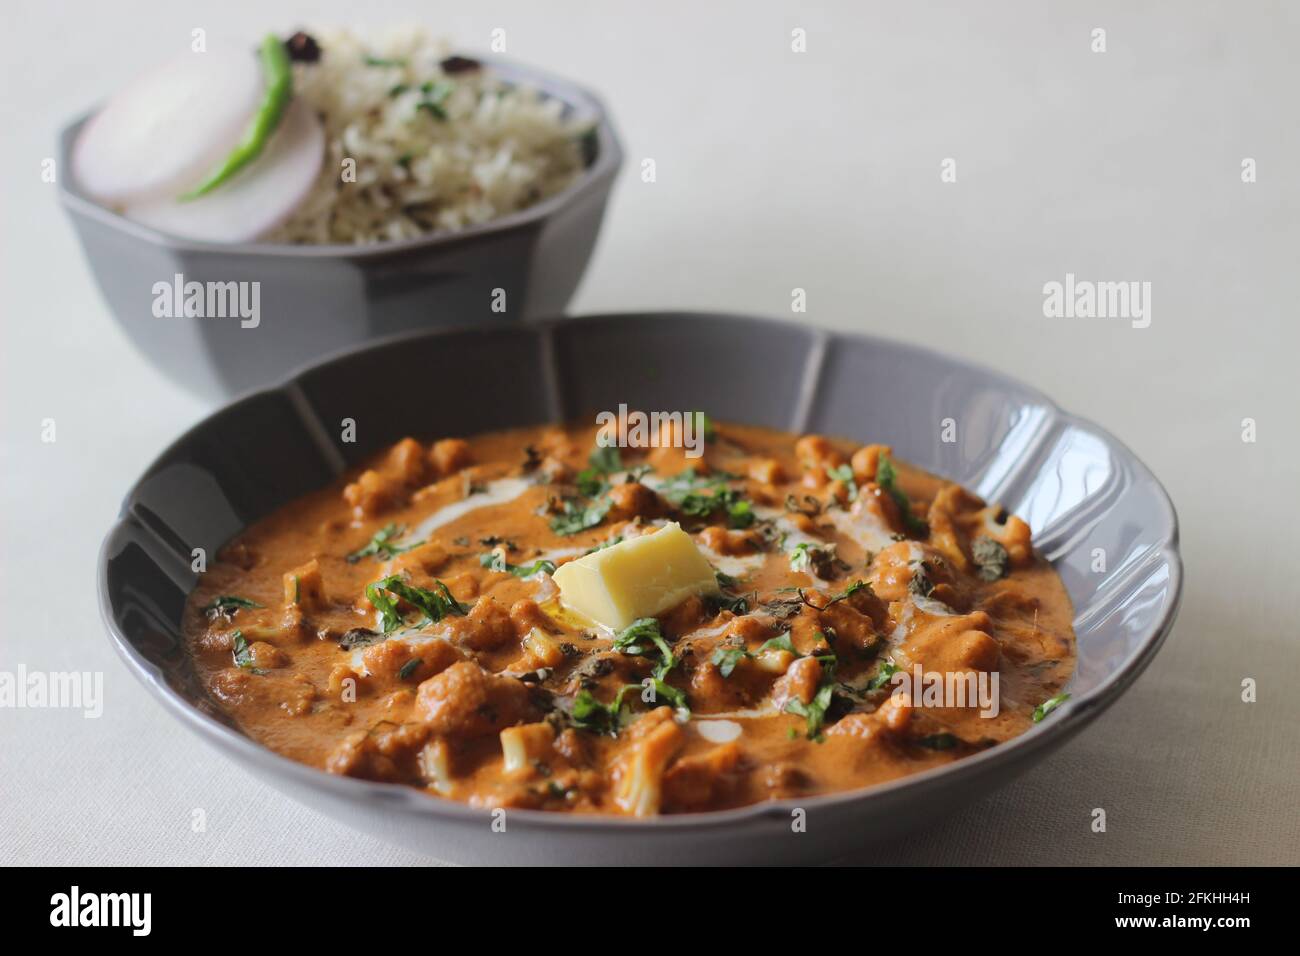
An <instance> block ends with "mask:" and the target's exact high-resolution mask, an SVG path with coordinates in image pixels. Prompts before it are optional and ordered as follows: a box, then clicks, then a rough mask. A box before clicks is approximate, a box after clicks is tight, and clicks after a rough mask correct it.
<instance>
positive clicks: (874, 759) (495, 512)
mask: <svg viewBox="0 0 1300 956" xmlns="http://www.w3.org/2000/svg"><path fill="white" fill-rule="evenodd" d="M663 437H664V438H671V437H672V436H671V435H665V436H663ZM596 439H597V429H596V428H594V427H592V426H585V425H570V426H548V427H539V428H525V429H516V430H510V431H503V432H497V433H492V434H485V435H480V436H476V437H472V438H469V439H463V440H462V439H441V440H438V441H434V442H432V443H423V442H420V441H416V440H414V439H410V438H408V439H404V440H403V441H401V442H399V443H398V444H397V445H395V446H394V447H392V448H391V449H389V450H388V451H386V452H385V453H383V454H382V455H380V456H378V457H376V458H375V459H374V460H373V461H372V462H370V463H369V464H368V466H367V467H364V468H361V469H359V470H357V471H355V472H353V473H351V474H349V475H347V476H346V477H345V478H343V479H341V480H340V481H339V482H338V483H337V484H336V485H334V486H332V487H329V488H325V489H323V490H321V491H319V492H316V493H313V494H310V495H308V496H306V497H305V498H303V499H301V500H299V501H296V502H293V503H292V504H290V505H288V506H287V507H285V508H283V509H282V510H280V511H278V512H276V513H275V514H272V515H271V516H269V517H267V518H266V519H264V520H262V521H260V522H258V523H257V524H255V525H254V526H252V527H250V528H249V529H248V530H247V531H245V532H244V533H243V534H241V535H240V536H239V537H237V538H236V539H234V540H233V541H231V542H230V543H228V544H227V545H226V546H225V547H224V548H223V549H222V551H221V553H220V554H219V555H218V559H217V560H216V561H215V562H214V563H213V565H212V567H211V568H210V569H209V570H208V571H207V573H205V574H204V575H203V578H202V581H201V583H200V585H199V587H198V588H197V589H196V590H195V591H194V593H193V594H192V595H191V596H190V599H189V601H188V604H187V607H186V611H185V632H186V636H187V641H188V645H189V648H190V650H191V653H192V655H193V658H194V661H195V664H196V667H197V670H198V672H199V675H200V677H201V679H202V681H203V683H204V685H205V686H206V688H207V690H208V692H209V694H210V695H211V697H212V700H213V701H214V702H215V704H216V705H217V706H218V707H219V708H220V709H221V710H222V711H224V712H225V713H226V714H227V715H228V716H229V717H230V718H231V719H232V720H233V721H234V722H235V723H236V724H237V725H238V726H239V727H240V728H241V729H242V730H243V731H244V732H245V733H247V734H248V735H249V736H250V737H252V738H254V739H256V740H258V741H260V742H261V743H262V744H264V745H265V746H267V747H270V748H271V749H273V750H275V751H278V752H280V753H281V754H284V755H286V756H288V757H291V758H292V759H294V760H298V761H301V762H303V763H306V764H310V765H312V766H315V767H319V768H322V769H324V770H326V771H328V772H330V773H337V774H347V775H352V776H356V777H362V778H367V779H372V780H380V781H390V782H394V783H400V784H405V785H409V786H412V787H417V788H420V789H422V790H425V791H427V792H428V793H429V794H430V795H432V796H434V797H439V798H444V799H452V800H461V801H466V802H468V803H470V804H473V805H477V806H482V807H493V808H495V807H528V808H536V809H543V810H552V811H568V812H581V813H609V814H627V815H640V816H645V815H653V814H659V813H686V812H698V811H706V810H715V809H722V808H728V807H736V806H741V805H745V804H751V803H755V802H758V801H763V800H768V799H772V798H784V797H803V796H808V795H814V794H823V793H830V792H834V791H843V790H850V789H856V788H860V787H866V786H869V785H871V784H875V783H879V782H882V781H887V780H891V779H894V778H898V777H902V776H905V775H907V774H912V773H916V772H918V771H921V770H924V769H927V768H930V767H935V766H939V765H942V764H946V763H949V762H951V761H954V760H960V759H962V758H963V757H966V756H968V755H970V754H973V753H976V752H979V751H980V750H982V749H984V748H986V747H992V746H996V745H997V744H998V743H999V742H1002V741H1005V740H1007V739H1009V738H1012V737H1014V736H1016V735H1018V734H1021V733H1023V732H1024V731H1026V730H1027V729H1028V728H1029V727H1030V726H1031V725H1032V723H1033V720H1034V716H1035V709H1036V708H1038V711H1039V713H1038V716H1039V717H1042V716H1043V713H1044V711H1046V710H1050V706H1051V705H1050V704H1048V706H1047V707H1044V706H1043V705H1044V704H1045V702H1049V701H1051V700H1052V699H1053V698H1054V697H1056V696H1057V695H1058V694H1059V693H1060V691H1061V688H1062V686H1063V685H1064V684H1065V682H1066V681H1067V680H1068V678H1069V677H1070V675H1071V673H1072V672H1073V669H1074V661H1075V649H1074V635H1073V632H1072V630H1071V619H1072V610H1071V606H1070V602H1069V598H1068V597H1067V595H1066V592H1065V589H1064V587H1063V586H1062V584H1061V581H1060V579H1059V577H1058V576H1057V575H1056V574H1055V572H1054V571H1053V570H1052V569H1051V567H1050V566H1049V565H1048V564H1047V563H1046V562H1045V561H1044V560H1043V559H1042V558H1041V557H1040V556H1038V555H1037V554H1036V553H1035V552H1034V550H1033V544H1032V541H1031V537H1030V531H1029V528H1028V526H1027V525H1026V524H1025V523H1024V522H1023V521H1021V520H1020V519H1019V518H1016V517H1015V516H1012V515H1007V514H1006V513H1005V512H1004V511H1003V510H1002V509H1001V508H1000V507H998V506H997V505H993V504H986V503H985V502H983V501H981V500H980V499H979V498H977V497H976V496H974V495H973V494H971V493H970V492H968V491H966V490H964V489H962V488H961V487H959V486H957V485H955V484H952V483H949V482H946V481H944V480H943V479H940V478H937V477H934V476H931V475H929V474H926V473H924V472H922V471H920V470H917V469H915V468H912V467H909V466H908V465H906V464H905V463H903V462H900V461H897V460H896V459H894V458H893V457H892V455H891V453H890V450H889V449H888V448H887V447H885V446H882V445H863V446H859V445H856V444H854V443H850V442H846V441H841V440H837V439H830V438H826V437H822V436H817V435H804V436H796V435H791V434H785V433H781V432H776V431H771V430H766V429H761V428H755V427H748V426H743V425H730V424H724V423H710V427H709V440H708V442H707V443H706V445H705V450H704V454H703V456H702V457H700V458H694V459H692V458H689V457H687V454H686V452H685V451H684V450H683V449H681V448H678V447H658V448H648V449H641V450H637V449H627V448H623V449H618V448H601V447H598V446H597V442H596ZM668 521H676V522H679V523H680V524H681V526H682V527H683V528H684V529H685V530H686V531H687V532H689V533H690V534H691V535H692V537H693V539H694V540H695V542H696V544H697V545H698V546H699V547H700V548H701V550H702V551H703V553H704V554H705V555H706V556H707V557H708V559H709V561H710V562H711V563H712V565H713V567H714V568H715V569H716V570H717V572H718V582H719V585H720V591H719V592H718V593H713V594H702V595H697V596H694V597H690V598H688V599H687V600H685V601H683V602H682V603H681V604H680V605H678V606H676V607H674V608H672V609H671V610H669V611H667V612H666V613H663V614H661V615H659V616H658V617H657V618H651V619H646V620H642V621H638V622H637V623H636V624H635V625H633V627H632V628H629V629H627V631H625V632H621V633H615V632H613V631H611V630H608V629H605V628H602V627H600V626H597V625H593V624H592V623H591V622H588V621H585V620H580V619H577V618H576V617H575V616H574V615H573V614H572V613H571V612H569V611H568V610H567V609H566V608H565V607H564V604H563V602H562V600H561V599H560V598H561V596H560V595H559V593H558V589H557V587H556V585H555V583H554V581H553V580H552V579H551V576H550V575H551V573H552V572H553V571H554V570H555V568H556V567H558V566H560V565H562V564H563V563H564V562H566V561H570V560H574V559H575V558H578V557H580V556H582V555H584V554H586V553H588V552H590V551H591V550H592V549H596V548H600V547H604V546H609V545H611V544H613V543H616V542H618V541H620V540H625V539H627V538H630V537H633V536H636V535H642V534H649V533H654V532H655V530H656V529H657V528H658V527H661V526H663V525H664V524H665V523H666V522H668ZM918 673H927V674H938V675H947V676H948V677H954V678H957V680H958V682H961V681H965V682H966V685H965V686H967V687H971V688H973V687H974V686H975V684H976V682H977V680H981V679H982V680H983V681H984V682H985V685H986V686H987V685H989V684H991V683H992V682H991V680H990V678H993V677H996V690H997V695H996V704H997V706H996V715H990V714H989V711H990V710H993V709H994V708H990V707H981V705H980V702H978V701H977V700H975V699H967V700H965V701H964V702H962V701H959V700H955V699H953V698H952V696H951V694H950V695H948V696H947V697H942V698H936V699H933V700H927V699H925V697H924V695H923V693H922V686H920V685H913V686H912V687H911V688H910V689H909V688H903V687H902V686H901V679H902V676H903V675H913V674H918ZM963 703H964V706H963V705H961V704H963Z"/></svg>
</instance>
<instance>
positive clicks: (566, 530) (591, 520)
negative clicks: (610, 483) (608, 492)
mask: <svg viewBox="0 0 1300 956" xmlns="http://www.w3.org/2000/svg"><path fill="white" fill-rule="evenodd" d="M611 505H612V502H611V501H610V500H609V499H608V498H600V499H597V500H596V501H591V502H588V503H587V504H585V505H584V504H579V503H576V502H575V501H574V500H573V499H566V500H565V501H564V503H563V504H562V506H561V507H562V509H563V510H562V511H561V512H560V513H559V514H558V515H556V516H555V517H554V518H552V519H551V530H552V531H554V532H555V533H556V534H560V535H566V536H567V535H571V534H577V533H578V532H579V531H586V530H587V529H588V528H594V527H596V525H598V524H600V523H601V522H602V521H604V520H605V515H607V514H609V509H610V507H611Z"/></svg>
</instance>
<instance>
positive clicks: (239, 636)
mask: <svg viewBox="0 0 1300 956" xmlns="http://www.w3.org/2000/svg"><path fill="white" fill-rule="evenodd" d="M230 636H231V638H232V639H233V641H234V644H233V650H234V652H235V666H236V667H241V668H243V669H244V670H246V671H252V672H253V673H254V674H265V673H266V671H264V670H262V669H261V668H260V667H258V666H257V665H256V664H254V663H253V652H252V648H250V647H249V644H248V638H246V637H244V635H243V632H241V631H233V632H232V633H231V635H230Z"/></svg>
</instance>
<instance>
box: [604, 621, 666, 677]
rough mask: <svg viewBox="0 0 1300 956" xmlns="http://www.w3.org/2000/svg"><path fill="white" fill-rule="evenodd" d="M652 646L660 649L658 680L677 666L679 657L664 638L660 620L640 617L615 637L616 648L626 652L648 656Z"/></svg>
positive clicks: (657, 668) (656, 667)
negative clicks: (674, 654)
mask: <svg viewBox="0 0 1300 956" xmlns="http://www.w3.org/2000/svg"><path fill="white" fill-rule="evenodd" d="M652 647H653V648H655V649H657V650H658V651H659V663H657V664H656V665H655V668H654V671H653V673H654V676H655V678H656V679H657V680H662V679H663V678H665V677H667V676H668V672H669V671H671V670H672V669H673V668H674V667H676V666H677V658H676V657H674V656H673V649H672V648H671V647H670V646H669V644H668V641H667V640H666V639H665V638H664V634H663V631H662V630H661V629H660V628H659V622H658V621H656V620H655V619H654V618H652V617H642V618H638V619H637V620H635V621H633V622H632V623H631V624H629V625H628V626H627V627H625V628H623V630H622V631H620V632H619V633H618V635H617V636H616V637H615V638H614V650H616V651H622V652H623V653H624V654H635V655H637V656H640V657H648V656H650V655H649V651H650V649H651V648H652Z"/></svg>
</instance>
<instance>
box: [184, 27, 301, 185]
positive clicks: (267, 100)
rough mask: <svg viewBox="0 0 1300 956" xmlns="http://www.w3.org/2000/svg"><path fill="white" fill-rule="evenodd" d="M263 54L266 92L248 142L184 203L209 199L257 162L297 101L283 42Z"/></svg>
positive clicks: (273, 40) (270, 42) (270, 43)
mask: <svg viewBox="0 0 1300 956" xmlns="http://www.w3.org/2000/svg"><path fill="white" fill-rule="evenodd" d="M261 53H262V72H263V73H264V74H265V76H266V92H265V93H264V94H263V95H262V102H261V104H260V105H259V106H258V107H257V112H256V113H254V114H253V120H252V122H251V123H249V124H248V129H247V130H245V131H244V138H243V139H242V140H240V141H239V145H237V146H236V147H235V148H234V149H233V150H231V152H230V155H229V156H227V157H226V158H225V159H224V160H222V162H221V165H219V166H218V167H217V168H216V169H214V170H213V171H212V172H210V173H209V174H208V176H207V178H206V179H204V180H203V182H201V183H199V184H198V185H197V186H195V187H194V188H193V189H191V190H190V191H189V192H187V193H185V194H184V195H183V196H181V197H180V198H181V200H182V201H185V200H189V199H198V198H199V197H200V196H203V195H206V194H207V193H209V192H211V191H212V190H214V189H216V188H217V187H218V186H220V185H221V184H222V183H224V182H225V181H226V180H227V179H229V178H230V177H231V176H233V175H235V173H237V172H239V171H240V170H241V169H243V168H244V167H245V166H247V165H248V164H249V163H251V162H252V161H253V160H255V159H257V157H258V156H260V155H261V154H262V150H263V149H264V148H265V147H266V143H267V141H268V140H269V139H270V138H271V134H272V133H274V132H275V128H276V127H277V126H279V125H280V117H282V116H283V115H284V110H285V107H286V106H288V105H289V100H290V99H291V98H292V97H293V71H292V70H291V69H290V66H289V54H288V52H287V51H286V50H285V48H284V44H283V43H281V42H280V38H279V37H277V36H275V35H274V34H272V35H270V36H268V37H267V38H266V39H265V40H263V41H262V51H261Z"/></svg>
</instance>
